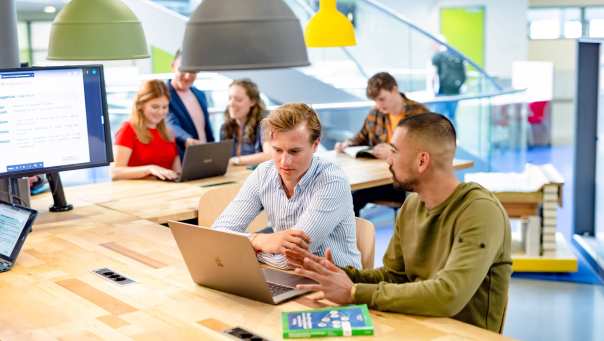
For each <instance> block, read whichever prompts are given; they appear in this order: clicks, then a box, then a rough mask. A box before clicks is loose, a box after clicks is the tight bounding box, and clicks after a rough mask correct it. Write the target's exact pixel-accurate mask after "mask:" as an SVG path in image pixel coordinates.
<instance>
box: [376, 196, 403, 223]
mask: <svg viewBox="0 0 604 341" xmlns="http://www.w3.org/2000/svg"><path fill="white" fill-rule="evenodd" d="M371 203H372V204H374V205H379V206H385V207H388V208H391V209H392V210H393V211H394V225H393V226H396V216H397V214H398V210H399V209H400V208H401V206H403V204H402V203H401V202H400V201H394V200H374V201H372V202H371Z"/></svg>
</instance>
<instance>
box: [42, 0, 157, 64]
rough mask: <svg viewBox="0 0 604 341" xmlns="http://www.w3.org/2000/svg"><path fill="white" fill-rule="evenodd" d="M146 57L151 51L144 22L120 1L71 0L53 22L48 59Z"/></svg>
mask: <svg viewBox="0 0 604 341" xmlns="http://www.w3.org/2000/svg"><path fill="white" fill-rule="evenodd" d="M147 57H149V52H148V50H147V42H146V40H145V33H144V32H143V28H142V26H141V23H140V21H139V20H138V18H137V17H136V16H135V15H134V13H132V11H131V10H130V8H128V6H126V5H125V4H124V3H122V2H121V1H120V0H72V1H71V2H69V3H68V4H67V5H65V7H63V9H62V10H61V11H60V12H59V14H57V16H56V18H55V20H54V21H53V23H52V27H51V31H50V40H49V43H48V59H51V60H115V59H138V58H147Z"/></svg>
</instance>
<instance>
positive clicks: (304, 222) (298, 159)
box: [213, 103, 361, 269]
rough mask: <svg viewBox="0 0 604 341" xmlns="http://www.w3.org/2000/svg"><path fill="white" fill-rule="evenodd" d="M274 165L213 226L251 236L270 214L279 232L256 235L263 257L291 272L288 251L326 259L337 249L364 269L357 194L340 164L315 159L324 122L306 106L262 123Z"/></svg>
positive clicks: (343, 261) (283, 109)
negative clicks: (358, 238) (359, 246)
mask: <svg viewBox="0 0 604 341" xmlns="http://www.w3.org/2000/svg"><path fill="white" fill-rule="evenodd" d="M262 124H263V130H264V131H265V132H266V134H267V138H268V140H269V143H270V145H271V148H272V151H271V153H272V160H270V161H267V162H264V163H262V164H260V165H259V166H258V167H257V168H256V170H254V172H253V173H252V174H251V175H250V176H249V177H248V178H247V180H246V181H245V184H244V185H243V187H242V188H241V190H240V191H239V193H238V194H237V196H236V197H235V199H234V200H233V201H232V202H231V203H230V204H229V205H228V206H227V207H226V209H225V210H224V211H223V212H222V214H221V216H220V217H219V218H218V219H217V220H216V221H215V222H214V225H213V227H214V228H217V229H222V230H229V231H236V232H245V230H246V228H247V226H248V225H249V224H250V223H251V222H252V220H253V219H254V218H255V217H256V216H257V215H258V214H259V213H260V211H262V210H263V209H264V210H265V211H266V213H267V216H268V220H269V222H270V224H271V226H272V229H273V231H274V232H273V233H252V234H251V235H250V241H251V243H252V246H253V247H254V249H255V250H256V251H257V252H258V258H259V259H260V260H262V261H264V262H266V263H269V264H271V265H275V266H278V267H287V259H286V258H285V256H284V253H285V250H289V249H292V248H294V247H300V248H302V249H305V250H308V251H309V252H311V253H313V254H316V255H320V256H323V255H324V254H325V250H327V249H331V250H332V255H333V260H334V262H335V264H337V265H339V266H352V267H354V268H359V269H360V268H361V257H360V253H359V251H358V249H357V244H356V224H355V218H354V214H353V210H352V195H351V193H350V185H349V183H348V181H347V179H346V176H345V175H344V173H343V172H342V170H341V169H340V168H338V166H336V165H335V164H333V163H331V162H329V161H327V160H324V159H321V158H319V157H316V156H314V155H313V154H314V152H315V151H316V150H317V147H318V145H319V140H320V135H321V123H320V122H319V118H318V116H317V114H316V113H315V112H314V110H313V109H311V108H310V107H308V106H307V105H305V104H301V103H294V104H285V105H282V106H280V107H279V108H277V109H275V110H274V111H273V112H271V113H270V115H268V116H267V117H266V118H265V119H264V120H263V122H262Z"/></svg>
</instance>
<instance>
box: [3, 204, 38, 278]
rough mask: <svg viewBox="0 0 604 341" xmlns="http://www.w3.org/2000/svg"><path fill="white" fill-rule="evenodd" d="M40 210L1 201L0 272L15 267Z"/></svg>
mask: <svg viewBox="0 0 604 341" xmlns="http://www.w3.org/2000/svg"><path fill="white" fill-rule="evenodd" d="M37 214H38V212H37V211H35V210H32V209H29V208H25V207H22V206H19V205H15V204H9V203H7V202H5V201H0V272H4V271H8V270H10V269H11V268H12V267H13V264H15V261H16V260H17V256H18V255H19V252H20V251H21V247H22V246H23V243H24V242H25V238H26V237H27V235H28V234H29V232H30V231H31V226H32V225H33V223H34V219H36V216H37Z"/></svg>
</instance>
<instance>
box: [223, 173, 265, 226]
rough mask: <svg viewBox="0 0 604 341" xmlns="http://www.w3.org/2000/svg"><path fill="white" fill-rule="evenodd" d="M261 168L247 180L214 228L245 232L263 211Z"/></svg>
mask: <svg viewBox="0 0 604 341" xmlns="http://www.w3.org/2000/svg"><path fill="white" fill-rule="evenodd" d="M259 170H260V167H258V168H257V169H256V170H255V171H254V173H252V174H251V175H250V176H248V178H247V179H246V180H245V183H244V184H243V187H241V189H240V190H239V193H237V196H236V197H235V199H233V201H231V202H230V203H229V205H228V206H227V207H226V208H225V209H224V211H222V214H221V215H220V217H218V219H216V221H214V224H213V225H212V228H215V229H219V230H228V231H236V232H245V231H246V230H247V227H248V225H249V224H250V223H251V222H252V220H254V218H256V216H257V215H258V214H259V213H260V211H261V210H262V203H261V201H260V197H259V195H258V192H259V185H260V172H259Z"/></svg>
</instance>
